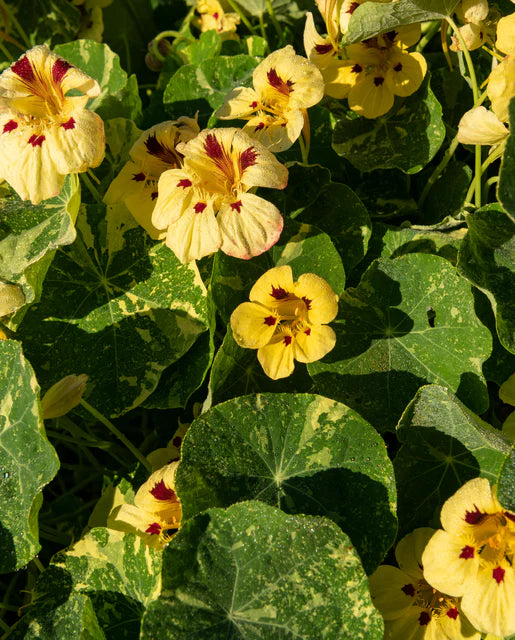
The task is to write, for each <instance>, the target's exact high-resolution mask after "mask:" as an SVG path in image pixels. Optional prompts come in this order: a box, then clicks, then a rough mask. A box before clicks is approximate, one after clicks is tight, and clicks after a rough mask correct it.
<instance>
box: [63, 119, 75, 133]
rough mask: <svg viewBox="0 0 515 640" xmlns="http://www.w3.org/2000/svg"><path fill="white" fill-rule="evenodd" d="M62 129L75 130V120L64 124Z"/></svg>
mask: <svg viewBox="0 0 515 640" xmlns="http://www.w3.org/2000/svg"><path fill="white" fill-rule="evenodd" d="M61 127H62V128H63V129H66V130H68V129H75V120H74V119H73V118H70V119H69V120H67V121H66V122H63V123H62V125H61Z"/></svg>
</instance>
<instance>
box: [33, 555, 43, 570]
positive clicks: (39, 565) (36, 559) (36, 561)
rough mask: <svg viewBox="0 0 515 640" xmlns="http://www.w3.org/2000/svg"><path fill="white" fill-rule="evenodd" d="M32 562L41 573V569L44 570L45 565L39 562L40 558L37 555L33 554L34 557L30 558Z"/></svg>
mask: <svg viewBox="0 0 515 640" xmlns="http://www.w3.org/2000/svg"><path fill="white" fill-rule="evenodd" d="M32 562H33V563H34V565H35V566H36V568H37V570H38V571H39V572H40V573H43V571H44V570H45V567H44V566H43V563H42V562H41V560H40V559H39V558H38V557H37V556H34V558H32Z"/></svg>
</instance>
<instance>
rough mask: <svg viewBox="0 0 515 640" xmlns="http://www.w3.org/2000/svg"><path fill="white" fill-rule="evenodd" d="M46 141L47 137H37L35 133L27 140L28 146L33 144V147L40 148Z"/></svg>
mask: <svg viewBox="0 0 515 640" xmlns="http://www.w3.org/2000/svg"><path fill="white" fill-rule="evenodd" d="M44 140H45V136H37V135H36V134H35V133H33V134H32V135H31V136H30V138H29V139H28V140H27V143H28V144H31V145H32V146H33V147H40V146H41V145H42V144H43V141H44Z"/></svg>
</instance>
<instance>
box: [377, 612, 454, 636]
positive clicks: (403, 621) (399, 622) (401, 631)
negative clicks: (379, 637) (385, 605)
mask: <svg viewBox="0 0 515 640" xmlns="http://www.w3.org/2000/svg"><path fill="white" fill-rule="evenodd" d="M422 614H427V610H424V609H422V608H421V607H417V606H413V607H411V608H410V609H408V610H407V611H406V612H405V613H404V615H402V616H400V617H399V618H394V619H393V620H387V621H386V623H385V636H384V637H385V639H387V640H427V638H428V627H431V625H434V620H430V621H429V623H428V624H421V618H420V616H421V615H422ZM434 640H436V638H435V639H434ZM438 640H444V638H439V639H438Z"/></svg>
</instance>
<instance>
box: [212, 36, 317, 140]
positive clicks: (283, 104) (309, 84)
mask: <svg viewBox="0 0 515 640" xmlns="http://www.w3.org/2000/svg"><path fill="white" fill-rule="evenodd" d="M252 81H253V85H254V88H247V87H237V88H235V89H233V90H232V91H231V92H230V93H229V94H228V95H227V96H226V98H225V102H224V104H223V105H222V107H221V108H220V109H219V110H218V111H217V113H216V117H217V118H220V119H221V120H232V119H234V118H242V119H245V120H247V124H246V125H245V126H244V127H243V131H245V133H247V134H248V135H249V136H251V137H252V138H255V139H257V140H259V141H260V142H261V143H262V144H263V145H264V146H265V147H267V149H269V150H270V151H273V152H274V153H276V152H279V151H285V150H286V149H289V148H290V147H291V146H292V144H293V143H294V142H295V140H297V138H298V137H299V136H300V134H301V131H302V127H303V126H304V113H303V110H305V109H307V108H308V107H312V106H313V105H315V104H317V102H319V101H320V100H321V99H322V97H323V95H324V80H323V78H322V75H321V73H320V71H319V70H318V69H317V67H316V66H315V65H314V64H312V63H311V62H310V61H309V60H308V59H307V58H303V57H302V56H298V55H296V53H295V50H294V49H293V47H292V46H291V45H288V46H286V47H284V48H283V49H279V50H278V51H274V52H273V53H272V54H270V55H269V56H268V57H266V58H265V59H264V60H263V62H261V63H260V64H258V66H257V67H256V68H255V69H254V73H253V74H252Z"/></svg>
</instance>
